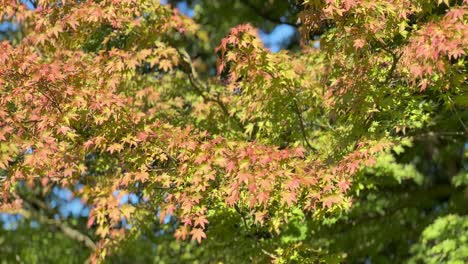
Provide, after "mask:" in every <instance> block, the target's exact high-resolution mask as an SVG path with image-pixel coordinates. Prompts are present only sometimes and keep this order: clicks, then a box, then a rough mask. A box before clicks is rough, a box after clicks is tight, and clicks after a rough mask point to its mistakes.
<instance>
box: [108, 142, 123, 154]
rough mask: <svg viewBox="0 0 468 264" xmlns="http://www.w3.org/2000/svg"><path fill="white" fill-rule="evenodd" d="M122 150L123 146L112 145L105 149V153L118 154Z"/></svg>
mask: <svg viewBox="0 0 468 264" xmlns="http://www.w3.org/2000/svg"><path fill="white" fill-rule="evenodd" d="M122 149H123V146H122V145H121V144H119V143H113V144H111V145H110V146H109V147H107V151H109V152H110V153H111V154H112V153H114V152H120V151H121V150H122Z"/></svg>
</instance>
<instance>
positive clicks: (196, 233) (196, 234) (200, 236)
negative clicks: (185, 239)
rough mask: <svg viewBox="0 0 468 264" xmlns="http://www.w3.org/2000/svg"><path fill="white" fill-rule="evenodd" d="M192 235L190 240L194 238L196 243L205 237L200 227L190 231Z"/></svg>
mask: <svg viewBox="0 0 468 264" xmlns="http://www.w3.org/2000/svg"><path fill="white" fill-rule="evenodd" d="M190 234H191V235H192V241H193V240H196V241H197V242H198V243H201V241H202V239H204V238H206V234H205V232H204V231H203V229H201V228H194V229H192V231H190Z"/></svg>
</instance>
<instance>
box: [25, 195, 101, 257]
mask: <svg viewBox="0 0 468 264" xmlns="http://www.w3.org/2000/svg"><path fill="white" fill-rule="evenodd" d="M21 198H22V199H23V201H24V202H25V203H26V204H28V205H29V207H30V210H25V209H21V210H19V212H18V213H19V214H21V215H22V216H24V217H25V218H27V219H35V220H37V221H38V222H39V223H42V224H44V225H48V226H53V227H56V228H58V229H59V230H61V231H62V233H63V234H64V235H65V236H67V237H69V238H71V239H73V240H76V241H78V242H81V243H83V244H84V245H85V246H86V247H88V248H89V249H91V250H95V249H96V248H97V247H96V244H95V243H94V241H93V240H91V238H89V237H88V236H87V235H85V234H83V233H82V232H80V231H78V230H77V229H74V228H72V227H70V226H69V225H67V224H66V223H65V222H62V221H61V220H58V219H51V218H49V217H47V216H45V215H43V214H41V213H40V212H39V210H37V209H35V207H38V208H40V209H42V210H44V211H45V212H46V213H47V214H48V215H49V216H50V217H53V215H54V214H55V212H54V210H53V209H52V208H50V207H49V206H48V205H47V204H45V203H44V202H43V201H40V200H38V199H36V198H33V197H21Z"/></svg>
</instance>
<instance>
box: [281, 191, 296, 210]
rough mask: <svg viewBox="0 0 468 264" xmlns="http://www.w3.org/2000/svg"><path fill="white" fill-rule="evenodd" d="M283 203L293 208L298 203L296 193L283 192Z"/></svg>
mask: <svg viewBox="0 0 468 264" xmlns="http://www.w3.org/2000/svg"><path fill="white" fill-rule="evenodd" d="M281 198H282V201H283V203H285V204H287V205H288V206H291V205H292V204H293V203H295V202H296V201H297V196H296V193H295V192H293V191H288V192H283V193H282V195H281Z"/></svg>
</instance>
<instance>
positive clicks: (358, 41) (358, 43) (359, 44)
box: [353, 39, 366, 49]
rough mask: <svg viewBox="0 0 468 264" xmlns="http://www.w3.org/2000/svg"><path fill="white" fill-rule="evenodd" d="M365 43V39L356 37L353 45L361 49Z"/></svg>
mask: <svg viewBox="0 0 468 264" xmlns="http://www.w3.org/2000/svg"><path fill="white" fill-rule="evenodd" d="M365 44H366V41H365V40H363V39H356V40H354V44H353V47H354V48H356V49H360V48H362V47H364V45H365Z"/></svg>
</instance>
